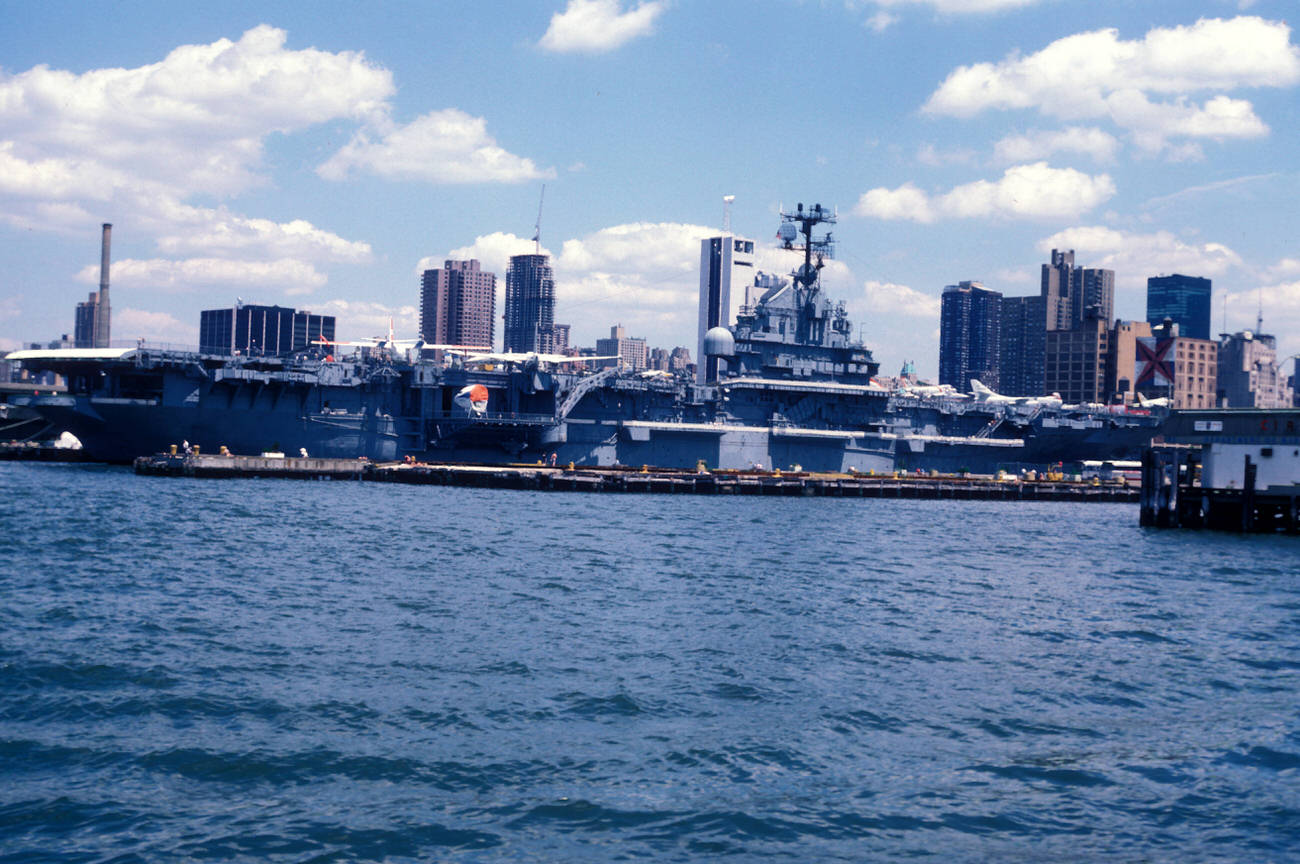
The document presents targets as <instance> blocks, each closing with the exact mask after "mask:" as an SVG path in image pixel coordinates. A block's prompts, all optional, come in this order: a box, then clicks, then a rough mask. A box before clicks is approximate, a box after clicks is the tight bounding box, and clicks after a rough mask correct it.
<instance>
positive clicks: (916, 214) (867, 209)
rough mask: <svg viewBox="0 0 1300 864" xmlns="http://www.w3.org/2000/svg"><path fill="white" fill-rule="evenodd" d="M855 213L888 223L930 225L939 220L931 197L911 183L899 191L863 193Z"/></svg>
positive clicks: (904, 185)
mask: <svg viewBox="0 0 1300 864" xmlns="http://www.w3.org/2000/svg"><path fill="white" fill-rule="evenodd" d="M853 212H854V213H856V214H857V215H859V216H870V217H872V218H875V219H885V220H888V221H896V220H908V221H912V222H922V223H926V224H928V223H930V222H933V221H935V219H936V218H937V217H936V215H935V213H934V211H933V210H932V209H931V208H930V196H929V195H927V194H926V193H925V192H923V191H922V190H920V189H918V188H917V187H916V186H914V185H913V184H911V183H904V184H903V185H902V186H899V187H898V188H897V189H885V188H882V187H877V188H875V189H871V190H868V191H867V192H864V193H862V197H861V198H859V199H858V206H857V207H856V208H854V211H853Z"/></svg>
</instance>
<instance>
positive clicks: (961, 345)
mask: <svg viewBox="0 0 1300 864" xmlns="http://www.w3.org/2000/svg"><path fill="white" fill-rule="evenodd" d="M1001 334H1002V294H1001V293H1000V292H998V291H993V290H990V289H988V288H985V287H984V286H983V285H982V284H980V283H979V282H959V283H958V284H956V285H949V286H947V287H946V288H944V289H943V298H942V300H941V301H940V307H939V383H940V384H950V385H952V386H953V387H956V388H957V390H958V391H959V392H962V393H967V392H969V391H970V389H971V384H970V382H971V379H972V378H978V379H979V380H980V381H981V382H982V383H983V384H984V385H985V386H987V387H990V388H992V389H994V390H997V389H998V388H999V387H1001V377H1000V375H999V369H1000V368H1001V367H1000V362H1001V350H1002V349H1001V345H1002V341H1001Z"/></svg>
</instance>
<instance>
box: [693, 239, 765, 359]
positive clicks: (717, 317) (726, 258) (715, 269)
mask: <svg viewBox="0 0 1300 864" xmlns="http://www.w3.org/2000/svg"><path fill="white" fill-rule="evenodd" d="M753 284H754V241H753V240H746V239H745V238H744V237H736V236H734V235H731V234H723V235H722V236H720V237H707V238H705V239H704V240H701V241H700V314H699V340H698V342H697V344H696V351H697V352H698V354H697V356H698V357H699V358H700V364H699V366H698V367H697V369H696V372H695V374H696V380H697V381H698V382H699V383H700V384H707V383H708V382H709V381H714V380H717V377H718V358H717V357H707V356H706V355H705V353H704V334H705V333H707V332H708V331H709V330H710V329H712V328H714V327H730V326H731V325H732V323H733V322H734V320H735V315H734V313H735V311H736V305H737V303H736V301H740V305H749V302H750V299H751V298H750V297H749V288H750V286H752V285H753ZM733 290H734V291H735V292H737V294H738V295H739V296H735V297H733V295H732V292H733ZM740 292H744V293H743V294H740Z"/></svg>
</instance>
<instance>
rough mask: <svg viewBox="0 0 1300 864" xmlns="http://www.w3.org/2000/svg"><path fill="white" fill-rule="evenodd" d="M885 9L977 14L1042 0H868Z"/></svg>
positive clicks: (1030, 4)
mask: <svg viewBox="0 0 1300 864" xmlns="http://www.w3.org/2000/svg"><path fill="white" fill-rule="evenodd" d="M862 2H863V0H857V2H851V3H850V4H849V5H850V6H860V5H862ZM866 2H869V3H872V4H874V5H876V6H879V7H881V8H883V9H899V8H902V7H904V6H930V7H931V8H933V9H934V11H935V12H938V13H939V14H941V15H976V14H983V13H987V12H1003V11H1005V10H1007V9H1020V8H1023V7H1025V6H1033V5H1034V4H1036V3H1039V2H1041V0H866Z"/></svg>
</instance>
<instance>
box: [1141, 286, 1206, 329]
mask: <svg viewBox="0 0 1300 864" xmlns="http://www.w3.org/2000/svg"><path fill="white" fill-rule="evenodd" d="M1166 318H1170V319H1173V322H1174V323H1175V324H1177V325H1178V332H1179V333H1180V334H1181V335H1183V336H1188V337H1191V338H1193V339H1209V338H1210V280H1209V279H1204V278H1201V277H1200V276H1183V275H1181V274H1178V273H1174V274H1172V275H1170V276H1152V277H1150V278H1148V279H1147V321H1148V322H1149V323H1150V324H1151V326H1152V327H1158V326H1160V325H1161V324H1163V323H1164V320H1165V319H1166Z"/></svg>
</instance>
